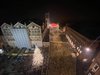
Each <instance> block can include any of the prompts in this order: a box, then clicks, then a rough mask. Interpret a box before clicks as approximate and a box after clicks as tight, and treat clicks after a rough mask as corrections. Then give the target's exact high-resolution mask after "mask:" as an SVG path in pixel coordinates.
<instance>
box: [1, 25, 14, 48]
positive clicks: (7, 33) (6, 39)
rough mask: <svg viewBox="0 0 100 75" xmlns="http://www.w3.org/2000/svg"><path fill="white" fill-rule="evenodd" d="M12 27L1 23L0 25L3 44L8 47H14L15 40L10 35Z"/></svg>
mask: <svg viewBox="0 0 100 75" xmlns="http://www.w3.org/2000/svg"><path fill="white" fill-rule="evenodd" d="M11 29H12V25H9V24H7V23H3V24H2V25H1V31H2V33H3V36H4V42H5V44H8V45H9V46H12V47H15V39H14V37H13V35H12V33H11Z"/></svg>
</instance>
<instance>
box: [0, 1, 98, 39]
mask: <svg viewBox="0 0 100 75" xmlns="http://www.w3.org/2000/svg"><path fill="white" fill-rule="evenodd" d="M99 10H100V3H99V1H97V0H93V1H92V0H91V1H90V0H89V1H88V0H87V1H85V0H83V1H82V0H80V1H76V0H46V1H44V0H2V1H1V2H0V24H2V23H3V22H8V23H9V22H12V23H16V22H17V21H24V20H25V19H30V18H34V19H36V20H42V21H43V20H44V14H45V13H46V12H49V13H50V19H51V21H54V22H58V23H61V24H66V23H68V22H70V23H71V24H72V27H73V28H74V29H76V30H77V31H79V32H80V33H82V34H84V35H86V36H87V37H90V38H93V39H94V38H96V37H97V36H98V35H99V34H100V29H99V28H100V26H99V25H100V23H99V22H100V18H99V17H100V12H99Z"/></svg>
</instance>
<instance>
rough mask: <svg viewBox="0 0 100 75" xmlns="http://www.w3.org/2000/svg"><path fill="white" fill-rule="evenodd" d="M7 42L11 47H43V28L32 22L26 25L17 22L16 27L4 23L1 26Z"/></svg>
mask: <svg viewBox="0 0 100 75" xmlns="http://www.w3.org/2000/svg"><path fill="white" fill-rule="evenodd" d="M1 30H2V33H3V35H4V39H5V42H6V43H7V44H8V45H9V46H11V47H18V48H23V47H25V48H28V49H32V47H34V45H37V46H38V47H42V33H41V27H40V26H39V25H38V24H36V23H34V22H31V23H30V24H28V25H24V24H22V23H20V22H17V23H16V24H15V25H9V24H7V23H3V24H2V26H1Z"/></svg>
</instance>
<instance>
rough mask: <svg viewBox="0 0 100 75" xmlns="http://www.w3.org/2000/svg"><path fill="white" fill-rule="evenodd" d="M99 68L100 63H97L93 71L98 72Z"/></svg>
mask: <svg viewBox="0 0 100 75" xmlns="http://www.w3.org/2000/svg"><path fill="white" fill-rule="evenodd" d="M98 69H99V65H98V64H97V63H96V64H95V65H94V66H93V68H92V71H93V72H96V71H97V70H98Z"/></svg>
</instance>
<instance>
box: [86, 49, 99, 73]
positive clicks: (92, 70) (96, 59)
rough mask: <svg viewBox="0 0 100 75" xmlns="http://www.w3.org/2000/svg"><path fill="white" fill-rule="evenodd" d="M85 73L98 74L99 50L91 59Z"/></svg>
mask: <svg viewBox="0 0 100 75" xmlns="http://www.w3.org/2000/svg"><path fill="white" fill-rule="evenodd" d="M87 75H100V51H99V52H98V53H97V54H96V56H95V57H94V58H93V59H92V63H91V65H90V67H89V69H88V71H87Z"/></svg>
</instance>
